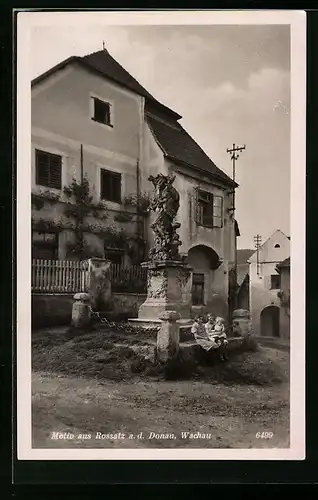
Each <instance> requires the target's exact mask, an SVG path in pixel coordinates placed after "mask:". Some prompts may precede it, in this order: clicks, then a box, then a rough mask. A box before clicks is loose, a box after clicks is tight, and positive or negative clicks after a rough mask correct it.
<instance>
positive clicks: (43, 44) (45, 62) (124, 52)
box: [31, 25, 290, 248]
mask: <svg viewBox="0 0 318 500" xmlns="http://www.w3.org/2000/svg"><path fill="white" fill-rule="evenodd" d="M103 40H104V41H105V47H106V48H107V50H108V51H109V52H110V54H111V55H112V56H113V57H114V58H115V59H116V60H117V61H118V62H119V63H120V64H121V65H122V66H123V67H124V68H125V69H126V70H127V71H128V72H129V73H130V74H131V75H132V76H133V77H134V78H136V79H137V80H138V81H139V82H140V83H141V85H143V86H144V87H145V88H146V89H147V90H148V91H149V92H150V93H151V94H152V95H153V96H154V97H156V98H157V99H158V100H159V101H160V102H162V103H163V104H165V105H167V106H168V107H170V108H172V109H173V110H175V111H177V112H178V113H179V114H180V115H182V117H183V118H182V120H180V123H181V124H182V125H183V126H184V128H185V129H186V130H187V131H188V132H189V133H190V134H191V135H192V137H193V138H194V139H195V140H196V141H197V142H198V143H199V144H200V146H201V147H202V148H203V149H204V150H205V152H206V153H207V154H208V155H209V156H210V158H211V159H212V160H213V161H214V162H215V163H216V165H217V166H218V167H219V168H221V169H222V170H223V171H224V172H226V173H227V174H228V175H230V176H231V175H232V165H231V160H230V156H229V154H228V153H227V152H226V149H227V148H228V147H231V146H232V144H233V143H234V142H235V143H236V144H238V145H244V144H246V150H245V151H244V152H243V153H242V154H241V156H240V158H239V160H238V162H237V170H236V180H237V182H238V184H239V185H240V186H239V188H238V189H237V195H236V207H237V210H236V218H237V220H238V223H239V227H240V232H241V236H240V238H238V247H239V248H254V242H253V237H254V235H256V234H257V233H259V234H261V235H262V240H263V242H264V241H265V239H267V238H268V237H269V236H270V235H271V234H272V233H273V232H274V231H275V230H276V229H281V230H282V231H283V232H285V233H286V234H287V235H290V230H289V222H290V221H289V217H290V215H289V212H290V207H289V196H290V193H289V192H290V28H289V26H288V25H281V26H280V25H263V26H262V25H253V26H247V25H246V26H243V25H241V26H237V25H236V26H235V25H233V26H229V25H210V26H120V27H115V26H96V25H91V26H89V25H87V26H85V27H83V26H82V25H81V26H78V27H76V26H75V27H73V26H69V27H67V26H62V27H58V26H56V25H55V26H54V27H53V26H52V27H47V26H46V27H38V28H33V30H32V35H31V67H32V74H31V77H32V78H35V77H36V76H38V75H39V74H41V73H43V72H44V71H46V70H47V69H49V68H50V67H52V66H53V65H55V64H57V63H59V62H61V61H62V60H63V59H66V58H67V57H69V56H71V55H79V56H82V55H85V54H88V53H91V52H95V51H97V50H101V49H102V44H103Z"/></svg>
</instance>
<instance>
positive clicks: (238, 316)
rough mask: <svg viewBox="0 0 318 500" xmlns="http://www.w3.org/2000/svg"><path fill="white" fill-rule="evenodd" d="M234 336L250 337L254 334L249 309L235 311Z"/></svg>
mask: <svg viewBox="0 0 318 500" xmlns="http://www.w3.org/2000/svg"><path fill="white" fill-rule="evenodd" d="M232 324H233V336H234V337H244V338H246V337H249V336H250V335H251V332H252V328H251V321H250V313H249V311H247V309H235V310H234V311H233V323H232Z"/></svg>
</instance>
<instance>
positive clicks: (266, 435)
mask: <svg viewBox="0 0 318 500" xmlns="http://www.w3.org/2000/svg"><path fill="white" fill-rule="evenodd" d="M273 435H274V434H273V433H272V432H257V433H256V438H257V439H271V438H272V437H273Z"/></svg>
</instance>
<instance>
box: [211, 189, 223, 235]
mask: <svg viewBox="0 0 318 500" xmlns="http://www.w3.org/2000/svg"><path fill="white" fill-rule="evenodd" d="M213 227H223V197H222V196H217V195H215V194H214V195H213Z"/></svg>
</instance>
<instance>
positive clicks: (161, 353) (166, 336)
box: [157, 311, 180, 363]
mask: <svg viewBox="0 0 318 500" xmlns="http://www.w3.org/2000/svg"><path fill="white" fill-rule="evenodd" d="M179 318H180V315H179V314H178V313H177V312H176V311H164V312H163V313H161V314H160V315H159V319H161V321H162V324H161V328H160V330H159V331H158V334H157V360H158V361H159V362H160V363H166V362H167V361H169V360H171V359H173V358H174V357H176V356H177V354H178V351H179V325H178V323H177V320H178V319H179Z"/></svg>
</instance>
